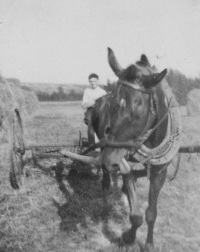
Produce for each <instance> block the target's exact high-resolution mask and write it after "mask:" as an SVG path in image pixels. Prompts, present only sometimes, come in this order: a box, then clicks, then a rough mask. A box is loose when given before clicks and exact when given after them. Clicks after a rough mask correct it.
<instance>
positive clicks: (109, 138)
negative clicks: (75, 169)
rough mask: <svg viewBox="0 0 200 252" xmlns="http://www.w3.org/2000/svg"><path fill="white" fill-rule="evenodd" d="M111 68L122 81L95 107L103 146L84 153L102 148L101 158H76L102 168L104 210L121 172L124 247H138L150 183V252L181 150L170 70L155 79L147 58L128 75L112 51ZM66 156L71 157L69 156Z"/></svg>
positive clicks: (95, 124)
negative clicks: (141, 181) (140, 194)
mask: <svg viewBox="0 0 200 252" xmlns="http://www.w3.org/2000/svg"><path fill="white" fill-rule="evenodd" d="M108 62H109V65H110V67H111V69H112V70H113V71H114V73H115V74H116V76H117V77H118V81H117V83H116V86H115V87H114V89H113V90H112V92H111V93H109V94H107V95H106V96H103V97H101V98H99V99H98V100H97V101H96V103H95V106H94V110H93V113H92V125H93V128H94V131H95V133H96V134H97V136H98V138H99V139H100V141H99V143H97V144H94V145H93V146H90V147H89V148H88V150H86V152H88V151H90V150H92V149H95V148H96V147H100V148H101V154H100V157H98V158H96V159H95V158H93V159H92V158H89V157H82V158H81V156H79V155H76V157H75V156H73V155H72V157H73V158H78V159H79V160H81V161H83V162H88V163H91V162H92V163H93V164H98V165H101V167H102V170H103V178H102V190H103V195H104V200H105V207H106V205H107V202H106V199H107V195H108V191H109V188H110V182H111V179H110V174H111V173H113V172H116V171H120V173H121V175H122V179H123V186H122V191H123V193H125V194H126V195H127V198H128V202H129V206H130V215H129V220H130V223H131V228H130V229H129V230H127V231H125V232H124V233H123V234H122V237H121V240H122V241H123V243H125V244H133V243H134V242H135V239H136V231H137V229H138V228H139V227H140V226H141V225H142V222H143V217H142V213H141V211H140V207H139V203H138V198H137V193H136V181H137V179H138V178H140V177H144V176H147V177H148V178H149V181H150V188H149V199H148V207H147V209H146V212H145V218H146V222H147V225H148V232H147V238H146V243H145V251H147V252H152V251H154V242H153V230H154V224H155V221H156V217H157V199H158V195H159V192H160V190H161V188H162V186H163V184H164V182H165V178H166V174H167V167H168V165H169V164H170V162H171V161H172V159H173V157H174V156H175V155H176V153H177V152H178V149H179V147H180V135H181V134H180V133H181V122H180V115H179V110H178V104H177V102H176V100H175V98H174V96H173V94H172V91H171V89H170V87H169V85H168V83H167V82H166V80H165V76H166V74H167V70H166V69H164V70H163V71H162V72H160V73H156V72H155V70H154V68H153V67H151V65H150V63H149V60H148V58H147V57H146V55H144V54H143V55H142V56H141V58H140V60H139V61H137V62H136V63H135V64H131V65H130V66H128V67H127V68H125V69H124V68H122V67H121V66H120V64H119V63H118V61H117V59H116V57H115V54H114V52H113V51H112V50H111V49H110V48H108ZM86 152H85V153H86ZM62 154H64V155H66V156H68V157H69V156H70V153H69V152H66V151H64V152H63V153H62ZM138 162H140V163H142V164H143V166H144V168H143V169H141V170H135V169H134V167H135V165H136V164H137V163H138Z"/></svg>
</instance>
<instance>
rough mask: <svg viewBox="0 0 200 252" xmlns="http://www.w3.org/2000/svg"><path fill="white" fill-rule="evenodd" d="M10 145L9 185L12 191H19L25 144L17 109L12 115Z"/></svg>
mask: <svg viewBox="0 0 200 252" xmlns="http://www.w3.org/2000/svg"><path fill="white" fill-rule="evenodd" d="M10 145H11V146H10V147H11V148H10V162H11V167H10V184H11V186H12V187H13V189H19V188H20V186H21V185H22V175H23V168H24V163H23V155H24V153H25V144H24V138H23V126H22V119H21V116H20V113H19V111H18V110H17V109H15V111H14V112H13V115H12V125H11V141H10Z"/></svg>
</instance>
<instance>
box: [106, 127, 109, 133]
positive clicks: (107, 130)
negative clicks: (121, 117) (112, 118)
mask: <svg viewBox="0 0 200 252" xmlns="http://www.w3.org/2000/svg"><path fill="white" fill-rule="evenodd" d="M109 132H110V127H107V128H106V135H108V134H109Z"/></svg>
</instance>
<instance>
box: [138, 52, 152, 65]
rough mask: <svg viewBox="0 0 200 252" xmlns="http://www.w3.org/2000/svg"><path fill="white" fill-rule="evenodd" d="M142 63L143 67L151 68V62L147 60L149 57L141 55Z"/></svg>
mask: <svg viewBox="0 0 200 252" xmlns="http://www.w3.org/2000/svg"><path fill="white" fill-rule="evenodd" d="M140 61H141V63H142V65H144V66H150V63H149V60H148V59H147V56H146V55H145V54H142V55H141V58H140Z"/></svg>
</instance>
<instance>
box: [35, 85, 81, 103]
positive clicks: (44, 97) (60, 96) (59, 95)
mask: <svg viewBox="0 0 200 252" xmlns="http://www.w3.org/2000/svg"><path fill="white" fill-rule="evenodd" d="M36 95H37V97H38V100H39V101H60V102H62V101H80V100H81V99H82V96H83V94H82V93H77V92H75V91H74V90H70V91H69V93H65V92H64V90H63V88H62V87H60V86H59V87H58V90H57V91H54V92H53V93H52V94H49V93H46V92H42V91H37V92H36Z"/></svg>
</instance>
